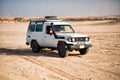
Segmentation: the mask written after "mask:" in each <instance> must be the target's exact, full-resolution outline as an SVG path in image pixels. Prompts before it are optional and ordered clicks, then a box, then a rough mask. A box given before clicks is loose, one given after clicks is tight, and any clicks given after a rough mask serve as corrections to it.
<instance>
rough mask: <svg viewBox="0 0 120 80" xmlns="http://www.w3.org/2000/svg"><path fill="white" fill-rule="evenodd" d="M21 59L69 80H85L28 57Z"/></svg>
mask: <svg viewBox="0 0 120 80" xmlns="http://www.w3.org/2000/svg"><path fill="white" fill-rule="evenodd" d="M19 58H23V59H25V60H27V61H30V62H32V63H34V64H37V65H39V66H42V67H44V68H46V69H48V70H50V71H53V72H55V73H57V74H60V75H62V76H64V77H66V78H68V79H69V80H83V79H81V78H77V77H75V76H74V75H71V74H69V73H67V72H65V71H63V70H61V69H58V68H56V67H55V66H52V65H48V64H46V63H44V62H42V61H37V60H35V59H34V58H30V57H26V56H21V57H19Z"/></svg>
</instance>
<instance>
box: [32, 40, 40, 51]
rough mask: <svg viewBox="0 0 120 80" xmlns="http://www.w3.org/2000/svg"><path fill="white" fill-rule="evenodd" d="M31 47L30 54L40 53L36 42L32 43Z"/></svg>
mask: <svg viewBox="0 0 120 80" xmlns="http://www.w3.org/2000/svg"><path fill="white" fill-rule="evenodd" d="M31 47H32V52H34V53H38V52H39V51H40V46H39V45H38V43H37V42H36V41H32V43H31Z"/></svg>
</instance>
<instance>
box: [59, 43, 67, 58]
mask: <svg viewBox="0 0 120 80" xmlns="http://www.w3.org/2000/svg"><path fill="white" fill-rule="evenodd" d="M58 53H59V56H60V57H66V56H68V50H67V45H66V44H65V43H64V42H59V43H58Z"/></svg>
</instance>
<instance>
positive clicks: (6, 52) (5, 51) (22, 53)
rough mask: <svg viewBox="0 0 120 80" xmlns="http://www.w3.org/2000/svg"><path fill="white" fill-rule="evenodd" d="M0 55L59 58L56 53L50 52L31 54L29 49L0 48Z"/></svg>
mask: <svg viewBox="0 0 120 80" xmlns="http://www.w3.org/2000/svg"><path fill="white" fill-rule="evenodd" d="M0 55H19V56H49V57H59V55H58V54H57V52H53V51H50V50H41V51H40V52H39V53H33V52H32V51H31V49H8V48H0Z"/></svg>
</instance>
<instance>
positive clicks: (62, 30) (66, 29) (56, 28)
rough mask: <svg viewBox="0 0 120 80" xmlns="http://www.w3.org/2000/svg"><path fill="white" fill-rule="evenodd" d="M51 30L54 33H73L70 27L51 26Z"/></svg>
mask: <svg viewBox="0 0 120 80" xmlns="http://www.w3.org/2000/svg"><path fill="white" fill-rule="evenodd" d="M53 30H54V32H56V33H74V30H73V29H72V27H71V26H70V25H53Z"/></svg>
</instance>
